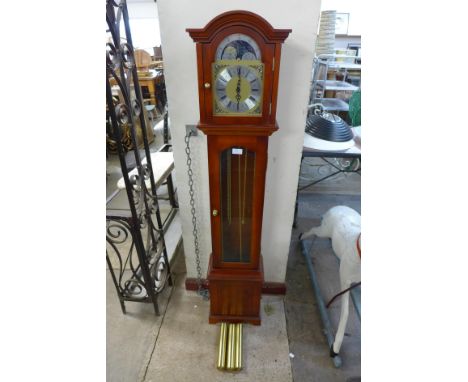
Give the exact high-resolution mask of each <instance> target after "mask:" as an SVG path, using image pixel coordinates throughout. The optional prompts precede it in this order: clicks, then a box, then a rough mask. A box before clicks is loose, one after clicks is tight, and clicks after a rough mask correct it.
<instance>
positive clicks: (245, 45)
mask: <svg viewBox="0 0 468 382" xmlns="http://www.w3.org/2000/svg"><path fill="white" fill-rule="evenodd" d="M261 58H262V56H261V53H260V49H259V47H258V45H257V43H256V42H255V40H254V39H253V38H252V37H249V36H247V35H245V34H241V33H235V34H231V35H229V36H227V37H226V38H225V39H224V40H223V41H221V44H219V46H218V48H217V49H216V60H217V61H219V60H236V59H239V60H249V61H254V60H255V61H260V60H261Z"/></svg>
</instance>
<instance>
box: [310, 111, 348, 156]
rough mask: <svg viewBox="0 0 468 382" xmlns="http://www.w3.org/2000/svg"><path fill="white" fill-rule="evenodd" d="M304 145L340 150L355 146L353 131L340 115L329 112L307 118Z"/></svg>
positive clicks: (320, 148)
mask: <svg viewBox="0 0 468 382" xmlns="http://www.w3.org/2000/svg"><path fill="white" fill-rule="evenodd" d="M305 131H306V134H305V138H304V145H305V146H306V147H310V148H312V149H317V150H330V151H340V150H347V149H349V148H351V147H353V146H354V139H353V132H352V131H351V129H350V128H349V126H348V124H347V123H346V122H345V121H343V120H342V119H341V118H340V117H339V116H337V115H335V114H331V113H327V112H323V113H321V114H312V115H310V116H309V117H308V118H307V123H306V130H305Z"/></svg>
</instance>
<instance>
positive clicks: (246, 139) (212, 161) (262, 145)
mask: <svg viewBox="0 0 468 382" xmlns="http://www.w3.org/2000/svg"><path fill="white" fill-rule="evenodd" d="M233 147H234V148H239V147H242V148H245V149H247V150H249V151H252V152H254V153H255V167H254V173H255V177H254V180H253V182H254V183H253V197H252V223H251V243H250V259H249V260H250V261H249V262H244V263H241V262H225V261H223V253H222V221H221V220H222V215H223V214H222V211H221V204H222V202H221V153H222V152H223V151H224V150H226V149H229V148H233ZM267 152H268V137H266V136H231V135H209V136H208V164H209V177H210V179H209V182H210V218H211V241H212V247H213V266H214V267H215V268H231V269H257V268H258V265H259V258H260V243H261V233H262V217H263V200H264V194H265V174H266V167H267ZM214 210H217V211H219V212H218V214H217V216H213V211H214Z"/></svg>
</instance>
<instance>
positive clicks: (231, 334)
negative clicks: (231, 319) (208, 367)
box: [216, 322, 242, 371]
mask: <svg viewBox="0 0 468 382" xmlns="http://www.w3.org/2000/svg"><path fill="white" fill-rule="evenodd" d="M216 366H217V368H218V369H219V370H227V371H239V370H241V369H242V324H241V323H237V324H227V323H225V322H223V323H221V330H220V338H219V349H218V362H217V365H216Z"/></svg>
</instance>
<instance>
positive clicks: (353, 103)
mask: <svg viewBox="0 0 468 382" xmlns="http://www.w3.org/2000/svg"><path fill="white" fill-rule="evenodd" d="M349 117H350V118H351V125H352V126H353V127H354V126H361V89H359V90H356V91H355V92H354V93H353V95H352V96H351V98H350V100H349Z"/></svg>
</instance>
